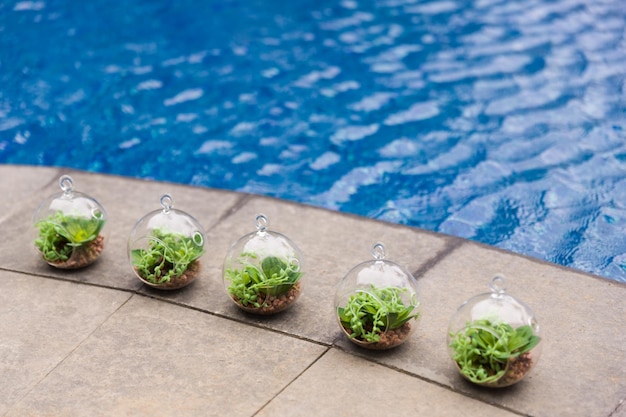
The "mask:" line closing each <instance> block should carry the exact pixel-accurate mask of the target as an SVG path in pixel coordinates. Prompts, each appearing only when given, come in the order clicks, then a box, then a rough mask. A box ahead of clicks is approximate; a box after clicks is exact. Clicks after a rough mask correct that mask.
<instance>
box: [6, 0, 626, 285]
mask: <svg viewBox="0 0 626 417" xmlns="http://www.w3.org/2000/svg"><path fill="white" fill-rule="evenodd" d="M625 97H626V7H624V0H525V1H510V0H474V1H467V0H436V1H420V0H367V1H365V0H360V1H357V0H343V1H341V0H315V1H312V0H298V1H285V0H204V1H197V0H194V1H191V0H176V1H173V0H172V1H167V0H116V1H104V0H89V1H81V2H77V1H73V0H55V1H51V0H33V1H0V162H2V163H17V164H41V165H55V166H68V167H74V168H78V169H85V170H90V171H94V172H105V173H114V174H121V175H127V176H133V177H143V178H154V179H157V180H168V181H175V182H180V183H187V184H197V185H204V186H210V187H219V188H226V189H232V190H240V191H247V192H253V193H259V194H265V195H271V196H277V197H281V198H286V199H290V200H295V201H299V202H303V203H307V204H313V205H318V206H323V207H327V208H331V209H334V210H340V211H345V212H352V213H356V214H361V215H365V216H369V217H372V218H377V219H382V220H387V221H391V222H396V223H401V224H407V225H412V226H418V227H423V228H427V229H431V230H434V231H439V232H443V233H449V234H453V235H457V236H461V237H466V238H470V239H473V240H476V241H480V242H484V243H487V244H491V245H495V246H498V247H500V248H504V249H507V250H512V251H515V252H518V253H522V254H526V255H529V256H533V257H537V258H541V259H545V260H548V261H552V262H556V263H559V264H562V265H566V266H570V267H573V268H578V269H580V270H584V271H588V272H591V273H595V274H599V275H603V276H606V277H609V278H612V279H615V280H618V281H626V239H624V228H625V226H626V210H625V206H626V120H625V109H626V98H625Z"/></svg>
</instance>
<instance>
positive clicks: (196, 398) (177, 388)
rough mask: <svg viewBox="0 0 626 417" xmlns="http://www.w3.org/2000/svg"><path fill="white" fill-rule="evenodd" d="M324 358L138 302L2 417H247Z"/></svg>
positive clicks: (317, 351)
mask: <svg viewBox="0 0 626 417" xmlns="http://www.w3.org/2000/svg"><path fill="white" fill-rule="evenodd" d="M326 349H327V348H325V347H323V346H320V345H317V344H314V343H309V342H305V341H302V340H299V339H297V338H293V337H287V336H284V335H280V334H276V333H274V332H268V331H261V330H259V329H256V328H253V327H250V326H247V325H244V324H241V323H236V322H233V321H231V320H225V319H221V318H218V317H215V316H212V315H209V314H206V313H201V312H198V311H194V310H192V309H187V308H181V307H178V306H175V305H172V304H169V303H165V302H158V301H155V300H152V299H148V298H146V297H142V296H139V295H135V296H133V298H132V299H131V300H130V301H129V302H128V303H126V304H125V305H124V306H123V307H122V308H120V309H119V310H118V311H117V312H116V314H115V315H113V316H112V317H111V318H110V319H109V320H108V321H107V322H106V323H104V324H103V325H102V326H101V327H100V328H99V329H98V330H97V331H96V332H94V333H93V334H92V335H91V337H90V338H89V339H88V340H86V341H85V342H83V343H82V344H81V346H80V347H79V348H77V349H76V350H75V351H74V352H73V353H72V355H71V356H69V357H68V358H67V359H66V360H65V361H64V362H63V363H62V364H61V365H59V366H58V367H57V368H56V369H55V370H54V371H53V372H51V373H50V374H49V375H47V376H46V377H45V378H44V379H43V380H42V381H41V382H40V383H39V384H38V385H37V386H36V387H35V388H34V389H33V390H32V391H31V392H30V393H29V394H28V395H27V396H26V397H24V398H23V399H22V401H20V402H19V403H18V404H16V405H15V406H13V407H12V408H11V409H10V411H9V412H8V413H7V414H6V415H7V417H8V416H20V417H22V416H52V415H55V416H56V415H62V416H70V415H71V416H77V417H79V416H89V417H95V416H119V415H126V416H130V415H142V416H148V415H150V416H152V415H159V416H163V417H166V416H176V417H178V416H224V415H228V416H235V417H236V416H250V415H253V414H254V413H255V412H256V411H257V410H258V409H259V408H261V407H262V406H263V405H264V404H266V403H267V402H268V401H269V400H270V399H271V398H273V397H274V396H276V395H277V394H278V393H279V392H281V390H282V389H283V388H284V387H285V386H286V385H288V384H289V383H290V382H291V381H292V380H294V379H295V378H296V377H297V376H298V375H300V374H301V373H302V372H303V371H304V370H305V369H306V368H307V367H308V366H310V364H311V363H313V362H314V361H315V360H317V358H318V357H319V356H320V355H322V354H323V352H324V351H325V350H326Z"/></svg>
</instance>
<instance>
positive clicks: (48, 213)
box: [33, 175, 107, 269]
mask: <svg viewBox="0 0 626 417" xmlns="http://www.w3.org/2000/svg"><path fill="white" fill-rule="evenodd" d="M59 185H60V187H61V192H59V193H55V194H53V195H51V196H49V197H48V198H46V199H45V200H44V201H42V202H41V203H40V204H39V207H38V208H37V209H36V210H35V213H34V214H33V224H34V230H35V233H36V237H35V248H36V249H37V251H38V252H39V253H40V255H41V257H42V258H43V259H44V261H46V262H47V263H48V264H50V265H52V266H54V267H56V268H60V269H76V268H82V267H84V266H87V265H90V264H91V263H93V262H94V261H95V260H96V259H98V257H99V256H100V254H101V253H102V251H103V250H104V244H105V241H106V235H105V232H104V225H105V224H106V221H107V215H106V212H105V210H104V208H103V207H102V205H101V204H100V203H98V201H96V199H94V198H93V197H91V196H89V195H87V194H84V193H81V192H78V191H74V187H73V181H72V178H71V177H70V176H69V175H63V176H62V177H61V178H60V179H59Z"/></svg>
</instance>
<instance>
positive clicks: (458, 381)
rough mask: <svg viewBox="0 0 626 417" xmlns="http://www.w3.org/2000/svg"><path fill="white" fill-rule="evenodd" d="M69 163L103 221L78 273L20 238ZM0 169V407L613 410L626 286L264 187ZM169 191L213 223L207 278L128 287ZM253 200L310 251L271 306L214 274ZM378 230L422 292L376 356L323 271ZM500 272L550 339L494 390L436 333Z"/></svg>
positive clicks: (357, 258)
mask: <svg viewBox="0 0 626 417" xmlns="http://www.w3.org/2000/svg"><path fill="white" fill-rule="evenodd" d="M66 173H69V174H70V175H72V177H73V179H74V185H75V189H76V190H77V191H82V192H86V193H89V194H91V195H93V196H94V197H96V198H97V199H98V200H99V201H100V202H101V203H102V204H103V206H104V207H105V208H106V210H107V212H108V214H109V219H110V220H109V222H108V224H107V231H108V237H109V241H108V244H107V247H106V250H105V251H104V253H103V255H102V256H101V258H100V259H99V260H98V262H96V263H95V264H93V265H92V266H90V267H88V268H86V269H82V270H77V271H73V272H68V271H61V270H57V269H54V268H52V267H49V266H48V265H46V264H45V263H44V262H42V261H41V260H40V259H38V258H37V256H36V253H35V252H34V249H31V240H32V238H33V235H31V233H32V232H31V229H32V226H31V216H32V213H33V211H34V209H35V208H36V207H37V205H38V203H39V202H40V201H41V200H43V199H44V198H45V197H47V196H49V195H50V194H52V193H55V192H57V191H58V190H59V189H58V178H59V177H60V176H61V175H62V174H66ZM0 178H1V181H0V195H2V196H3V197H2V199H1V200H0V230H1V232H2V239H1V240H0V249H1V250H0V375H1V378H2V383H1V384H0V416H11V417H13V416H16V417H17V416H19V417H23V416H89V417H93V416H176V417H182V416H357V415H358V416H378V415H381V416H390V415H397V416H409V415H411V416H418V415H421V416H429V417H430V416H481V417H485V416H519V415H531V416H549V417H554V416H576V417H579V416H585V417H591V416H598V417H609V416H610V417H626V402H625V400H626V320H625V319H626V286H625V285H622V284H619V283H616V282H613V281H609V280H605V279H602V278H597V277H594V276H591V275H588V274H584V273H580V272H577V271H573V270H569V269H565V268H562V267H559V266H555V265H552V264H548V263H545V262H541V261H538V260H534V259H529V258H526V257H523V256H519V255H516V254H511V253H508V252H504V251H501V250H497V249H494V248H492V247H487V246H483V245H480V244H477V243H474V242H471V241H467V240H463V239H459V238H455V237H451V236H446V235H440V234H435V233H432V232H428V231H424V230H420V229H416V228H410V227H403V226H398V225H393V224H388V223H384V222H380V221H375V220H371V219H367V218H362V217H356V216H352V215H346V214H341V213H336V212H332V211H327V210H323V209H319V208H314V207H309V206H303V205H298V204H294V203H291V202H285V201H281V200H276V199H272V198H266V197H261V196H254V195H247V194H240V193H234V192H229V191H223V190H214V189H207V188H196V187H189V186H184V185H176V184H169V183H162V182H153V181H142V180H135V179H129V178H121V177H116V176H107V175H96V174H90V173H85V172H77V171H70V170H61V169H57V168H42V167H25V166H15V165H0ZM166 192H167V193H170V194H171V195H172V196H173V199H174V207H175V208H178V209H180V210H184V211H186V212H189V213H191V214H192V215H194V216H195V217H196V218H197V219H198V220H199V221H200V223H201V224H202V225H203V227H204V228H205V229H206V231H207V235H208V236H209V242H208V257H207V259H206V262H205V269H204V271H205V274H204V276H203V277H202V278H200V279H199V280H196V281H195V282H194V283H193V284H191V285H190V286H188V287H186V288H184V289H182V290H179V291H174V292H161V291H156V290H153V289H151V288H148V287H147V286H144V285H143V284H141V283H140V282H139V281H138V280H137V279H136V278H135V276H134V274H133V273H132V271H131V270H130V267H129V265H128V260H127V256H126V239H127V237H128V235H129V233H130V230H131V229H132V227H133V225H134V224H135V222H136V221H137V220H138V219H139V218H140V217H141V216H143V215H144V214H146V213H147V212H149V211H152V210H156V209H158V208H160V206H159V198H160V196H161V195H162V194H164V193H166ZM261 212H262V213H265V214H266V215H267V216H268V217H269V219H270V222H271V224H270V228H271V229H273V230H276V231H280V232H282V233H284V234H286V235H287V236H289V237H290V238H291V239H292V240H293V241H295V242H296V243H297V244H298V246H299V247H300V249H301V250H302V252H303V253H304V254H305V260H306V265H305V266H306V271H307V275H306V277H305V279H306V281H304V283H305V288H304V290H305V291H304V292H303V295H302V297H300V299H299V300H298V302H297V303H296V304H295V305H294V307H292V308H291V309H290V310H287V311H286V312H284V313H282V314H280V315H277V316H273V317H256V316H251V315H247V314H245V313H243V312H242V311H240V310H239V309H238V308H236V307H235V305H234V304H233V303H232V302H231V301H230V300H229V299H228V298H227V297H226V294H225V293H224V290H223V289H222V284H221V278H220V274H221V265H222V261H223V258H224V256H225V254H226V251H227V250H228V248H229V246H230V244H231V243H233V242H234V241H235V240H237V239H238V238H239V237H241V236H242V235H244V234H246V233H249V232H252V231H254V218H255V216H256V215H257V214H258V213H261ZM377 241H382V242H384V243H385V245H386V248H387V253H388V258H389V259H392V260H394V261H396V262H398V263H400V264H402V265H404V266H406V267H407V268H408V269H409V270H410V271H412V272H413V273H414V275H415V276H416V277H417V278H418V281H419V285H420V290H421V301H422V305H423V315H422V319H421V321H420V322H419V326H418V329H417V331H416V332H415V334H414V335H413V337H412V339H411V340H410V341H409V342H407V343H405V344H404V345H402V346H400V347H398V348H395V349H392V350H389V351H384V352H372V351H367V350H363V349H360V348H358V347H357V346H355V345H353V344H352V343H350V342H349V341H348V340H347V339H346V338H345V336H343V334H342V333H340V330H339V327H338V325H337V323H336V322H335V319H334V316H333V310H332V299H333V295H334V287H335V285H336V283H337V282H338V281H339V280H340V279H341V278H342V277H343V276H344V275H345V274H346V273H347V271H348V270H349V269H350V268H352V267H353V266H354V265H356V264H357V263H359V262H362V261H365V260H369V259H371V255H370V252H369V251H370V247H371V246H372V245H373V244H374V243H375V242H377ZM497 273H502V274H504V275H505V276H506V277H507V279H508V281H507V286H508V289H509V292H510V293H511V294H513V295H516V296H517V297H519V298H521V299H523V300H524V301H526V302H527V303H528V304H529V305H531V306H532V307H533V309H534V311H535V313H536V315H537V317H538V319H539V321H540V324H541V331H542V334H543V336H544V338H545V339H544V342H545V343H544V346H543V353H542V356H541V359H540V361H539V363H538V364H537V365H536V367H535V368H534V369H533V371H532V372H531V374H530V375H529V376H528V377H527V378H526V379H525V380H523V381H522V382H520V383H518V384H517V385H514V386H512V387H509V388H505V389H500V390H489V389H480V388H477V387H474V386H472V385H471V384H469V383H467V382H465V381H464V380H463V379H462V378H461V377H460V376H459V375H458V374H457V372H456V370H455V368H454V366H453V365H452V362H451V360H450V359H449V357H448V354H447V351H446V330H447V325H448V321H449V319H450V317H451V316H452V314H454V312H455V310H456V308H457V307H458V306H459V305H460V304H461V303H462V302H463V301H464V300H466V299H468V298H470V297H471V296H473V295H476V294H478V293H481V292H485V291H487V284H488V281H489V280H490V279H491V277H492V276H493V275H495V274H497Z"/></svg>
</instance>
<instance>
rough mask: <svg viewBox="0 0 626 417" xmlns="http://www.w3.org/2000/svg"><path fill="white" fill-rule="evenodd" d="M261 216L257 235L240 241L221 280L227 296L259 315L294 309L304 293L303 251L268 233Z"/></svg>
mask: <svg viewBox="0 0 626 417" xmlns="http://www.w3.org/2000/svg"><path fill="white" fill-rule="evenodd" d="M268 226H269V220H268V218H267V217H266V216H265V215H263V214H259V215H258V216H257V217H256V229H257V231H256V232H252V233H249V234H247V235H245V236H243V237H241V238H240V239H239V240H237V241H236V242H235V243H234V244H233V245H232V246H231V247H230V249H229V250H228V253H227V254H226V257H225V258H224V266H223V271H222V277H223V282H224V288H225V290H226V292H227V293H228V296H229V297H230V298H231V300H233V302H234V303H235V304H236V305H237V306H238V307H239V308H241V309H242V310H245V311H247V312H250V313H254V314H260V315H270V314H275V313H279V312H281V311H284V310H286V309H287V308H289V307H291V306H292V305H293V303H295V302H296V300H297V299H298V298H299V297H300V294H301V293H302V278H303V275H304V270H303V259H302V253H301V252H300V249H298V247H297V246H296V244H295V243H294V242H293V241H291V239H289V238H288V237H287V236H285V235H283V234H281V233H277V232H274V231H270V230H268V229H267V228H268Z"/></svg>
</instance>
